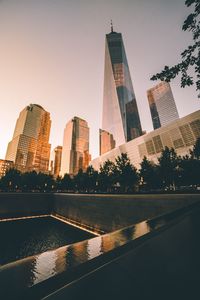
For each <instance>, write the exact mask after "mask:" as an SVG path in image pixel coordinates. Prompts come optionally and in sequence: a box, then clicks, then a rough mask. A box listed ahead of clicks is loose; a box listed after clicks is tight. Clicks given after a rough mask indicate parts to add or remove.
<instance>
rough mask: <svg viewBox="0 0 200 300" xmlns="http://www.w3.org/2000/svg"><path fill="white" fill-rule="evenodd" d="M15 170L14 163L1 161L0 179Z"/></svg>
mask: <svg viewBox="0 0 200 300" xmlns="http://www.w3.org/2000/svg"><path fill="white" fill-rule="evenodd" d="M12 168H14V163H13V161H10V160H5V159H0V178H1V177H3V176H5V175H6V172H7V171H9V170H10V169H12Z"/></svg>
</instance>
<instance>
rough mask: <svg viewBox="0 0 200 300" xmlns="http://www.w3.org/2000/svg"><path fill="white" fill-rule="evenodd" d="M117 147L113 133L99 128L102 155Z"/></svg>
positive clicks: (100, 152)
mask: <svg viewBox="0 0 200 300" xmlns="http://www.w3.org/2000/svg"><path fill="white" fill-rule="evenodd" d="M114 148H115V140H114V138H113V135H112V134H110V133H109V132H107V131H106V130H103V129H99V154H100V155H102V154H104V153H106V152H108V151H110V150H112V149H114Z"/></svg>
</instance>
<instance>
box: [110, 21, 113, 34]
mask: <svg viewBox="0 0 200 300" xmlns="http://www.w3.org/2000/svg"><path fill="white" fill-rule="evenodd" d="M110 27H111V32H113V21H112V20H110Z"/></svg>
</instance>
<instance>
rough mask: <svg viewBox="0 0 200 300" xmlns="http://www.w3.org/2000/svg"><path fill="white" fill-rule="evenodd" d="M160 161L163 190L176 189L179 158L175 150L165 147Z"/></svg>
mask: <svg viewBox="0 0 200 300" xmlns="http://www.w3.org/2000/svg"><path fill="white" fill-rule="evenodd" d="M158 161H159V173H160V178H161V180H162V185H163V188H166V187H168V188H169V187H172V188H173V189H175V185H176V181H177V172H178V157H177V154H176V152H175V150H174V149H173V148H171V149H169V148H168V147H165V149H164V150H163V151H162V153H161V156H160V157H159V158H158Z"/></svg>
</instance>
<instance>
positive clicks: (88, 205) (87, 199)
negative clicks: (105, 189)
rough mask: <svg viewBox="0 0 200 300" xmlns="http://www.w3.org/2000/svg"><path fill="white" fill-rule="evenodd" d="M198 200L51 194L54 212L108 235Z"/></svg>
mask: <svg viewBox="0 0 200 300" xmlns="http://www.w3.org/2000/svg"><path fill="white" fill-rule="evenodd" d="M199 200H200V195H198V194H190V195H189V194H188V195H184V194H183V195H182V194H181V195H176V194H170V195H167V194H160V195H86V194H85V195H79V194H54V212H55V213H56V214H58V215H61V216H64V217H66V218H69V219H72V220H74V221H77V222H80V223H82V224H84V225H88V226H90V227H94V228H95V229H97V230H103V231H105V232H110V231H113V230H116V229H119V228H122V227H125V226H128V225H131V224H134V223H137V222H140V221H143V220H146V219H151V218H153V217H155V216H158V215H160V214H165V213H167V212H169V211H171V210H174V209H178V208H180V207H182V206H187V205H188V204H191V203H193V202H195V201H199Z"/></svg>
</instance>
